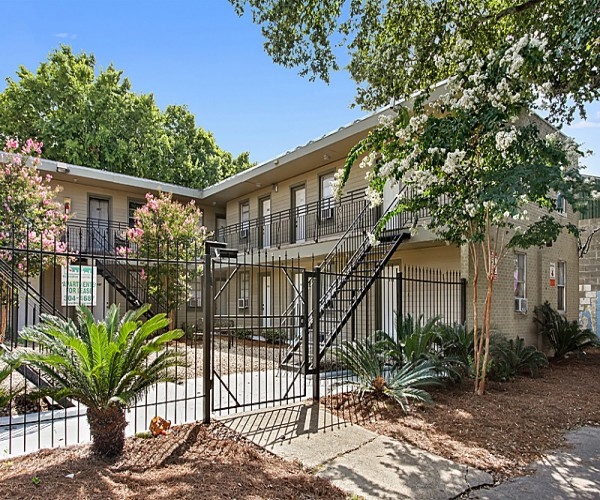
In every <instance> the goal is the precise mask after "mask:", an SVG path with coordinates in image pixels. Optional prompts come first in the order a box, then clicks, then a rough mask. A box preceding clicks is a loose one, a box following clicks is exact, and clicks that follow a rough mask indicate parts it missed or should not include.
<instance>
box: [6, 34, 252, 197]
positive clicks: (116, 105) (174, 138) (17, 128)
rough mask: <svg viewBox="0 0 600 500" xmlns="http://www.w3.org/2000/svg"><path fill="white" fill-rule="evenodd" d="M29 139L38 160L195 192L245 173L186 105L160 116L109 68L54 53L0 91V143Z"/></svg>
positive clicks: (66, 51)
mask: <svg viewBox="0 0 600 500" xmlns="http://www.w3.org/2000/svg"><path fill="white" fill-rule="evenodd" d="M1 136H4V137H17V138H20V139H23V138H28V137H34V138H36V139H37V140H39V141H43V142H44V144H45V148H44V157H45V158H47V159H49V160H57V161H62V162H66V163H73V164H76V165H84V166H86V167H90V168H97V169H102V170H108V171H111V172H118V173H121V174H128V175H133V176H137V177H144V178H148V179H155V180H158V181H162V182H169V183H173V184H178V185H182V186H188V187H193V188H203V187H206V186H207V185H210V184H214V183H215V182H218V181H220V180H222V179H224V178H225V177H227V176H229V175H232V174H233V173H237V172H239V171H241V170H244V169H246V168H248V167H249V166H250V165H251V164H250V161H249V156H248V154H247V153H242V154H241V155H240V156H238V157H237V158H234V157H233V156H232V155H231V153H228V152H226V151H223V150H222V149H221V148H220V147H219V146H218V145H217V143H216V141H215V138H214V136H213V135H212V134H211V133H210V132H208V131H206V130H204V129H203V128H202V127H198V126H197V125H196V121H195V117H194V115H193V114H192V113H191V112H190V111H189V109H187V107H186V106H181V105H169V106H167V107H166V108H165V110H164V111H161V110H160V109H159V108H158V106H157V105H156V102H155V100H154V96H153V95H152V94H142V93H136V92H134V91H133V90H132V86H131V83H130V81H129V80H128V79H127V78H125V77H124V76H123V71H121V70H118V69H116V68H115V67H114V66H113V65H112V64H111V65H109V66H108V67H107V68H105V69H97V67H96V60H95V57H94V56H93V54H86V53H85V52H81V53H80V54H74V53H73V51H72V50H71V48H70V47H68V46H61V47H60V48H58V49H56V50H55V51H53V52H52V53H50V55H49V56H48V60H47V61H45V62H42V63H41V64H40V66H39V67H38V68H37V70H36V71H35V72H32V71H30V70H28V69H26V68H24V67H21V68H19V70H18V71H17V74H16V78H14V79H13V78H7V84H6V88H5V89H4V91H2V92H0V137H1Z"/></svg>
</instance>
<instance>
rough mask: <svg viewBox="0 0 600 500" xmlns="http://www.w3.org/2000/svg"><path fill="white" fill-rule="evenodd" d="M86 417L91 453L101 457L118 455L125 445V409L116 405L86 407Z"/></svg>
mask: <svg viewBox="0 0 600 500" xmlns="http://www.w3.org/2000/svg"><path fill="white" fill-rule="evenodd" d="M87 419H88V423H89V424H90V433H91V435H92V453H94V454H95V455H100V456H103V457H115V456H117V455H120V454H121V452H122V451H123V447H124V446H125V427H127V420H126V419H125V410H124V409H123V408H121V407H120V406H118V405H110V406H109V407H108V408H88V410H87Z"/></svg>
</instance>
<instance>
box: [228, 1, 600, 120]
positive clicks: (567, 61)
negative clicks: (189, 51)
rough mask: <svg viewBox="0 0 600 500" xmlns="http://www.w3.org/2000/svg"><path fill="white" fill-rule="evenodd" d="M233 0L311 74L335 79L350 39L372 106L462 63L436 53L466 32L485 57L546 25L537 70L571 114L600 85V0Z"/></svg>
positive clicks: (279, 52)
mask: <svg viewBox="0 0 600 500" xmlns="http://www.w3.org/2000/svg"><path fill="white" fill-rule="evenodd" d="M229 1H230V3H231V4H232V5H233V6H234V7H235V9H236V11H237V12H238V14H240V15H241V14H243V13H244V10H245V9H248V10H250V12H251V13H252V16H253V20H254V22H255V23H257V24H260V25H261V26H262V32H263V35H264V37H265V39H266V41H265V50H266V51H267V53H268V54H269V55H270V56H271V57H272V58H273V60H274V61H275V62H277V63H279V64H282V65H284V66H287V67H299V68H300V73H301V74H303V75H308V76H310V77H311V78H322V79H324V80H325V81H328V80H329V75H330V72H331V71H332V70H337V69H339V65H338V62H337V60H338V58H339V57H340V54H339V51H336V47H337V46H343V45H345V46H346V47H347V49H348V52H349V55H350V62H349V64H348V69H349V71H350V74H351V76H352V78H353V79H354V80H355V82H356V83H357V85H358V93H357V100H356V102H357V103H358V104H359V105H363V106H365V107H367V108H371V109H374V108H376V107H378V106H380V105H383V104H386V103H388V102H389V101H390V99H392V98H396V99H404V98H407V97H408V96H409V95H411V94H412V93H413V92H415V91H423V90H424V89H427V88H429V87H431V86H432V85H435V84H437V83H438V82H440V81H442V80H444V79H445V78H448V77H450V76H452V75H453V74H454V73H455V71H456V69H457V68H456V67H455V66H452V65H451V64H444V65H436V64H435V62H434V61H435V59H436V58H437V57H444V56H445V54H446V53H448V52H449V51H450V50H452V49H453V48H454V47H455V45H456V43H457V40H459V39H461V38H462V39H469V40H471V41H472V42H473V43H472V45H471V47H470V49H469V50H470V54H471V55H472V56H473V57H476V56H479V57H482V56H485V55H486V54H487V52H488V51H489V50H490V49H491V50H497V49H499V48H500V47H502V45H503V44H504V43H505V41H506V38H507V37H508V36H512V37H513V39H516V40H518V39H520V38H522V37H523V36H524V35H535V34H536V33H537V34H544V35H545V38H546V41H547V50H548V52H549V58H548V64H547V66H546V67H544V68H540V71H539V73H538V74H536V75H532V77H533V78H534V79H535V81H536V82H537V83H540V84H542V83H547V84H548V86H549V89H550V90H551V92H550V96H551V97H552V108H553V111H555V112H559V114H560V115H562V116H567V117H570V116H572V111H573V108H572V106H571V105H570V103H571V102H574V103H575V105H576V106H577V107H579V108H580V109H581V110H583V107H582V105H583V103H585V102H590V101H592V100H594V99H597V98H598V95H599V92H600V64H599V62H600V61H599V59H600V23H598V21H597V20H598V16H599V14H600V1H599V0H438V1H429V0H323V1H320V2H314V1H313V0H298V1H295V2H289V1H287V0H229ZM569 98H572V99H573V101H569Z"/></svg>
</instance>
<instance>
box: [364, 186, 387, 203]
mask: <svg viewBox="0 0 600 500" xmlns="http://www.w3.org/2000/svg"><path fill="white" fill-rule="evenodd" d="M365 198H366V199H367V200H368V201H369V206H370V207H371V208H375V207H378V206H379V205H381V204H382V203H383V197H382V196H381V193H380V192H379V191H377V190H376V189H374V188H372V187H371V186H367V188H366V189H365Z"/></svg>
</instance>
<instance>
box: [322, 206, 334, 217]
mask: <svg viewBox="0 0 600 500" xmlns="http://www.w3.org/2000/svg"><path fill="white" fill-rule="evenodd" d="M321 219H322V220H325V219H333V207H330V208H323V209H321Z"/></svg>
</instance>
